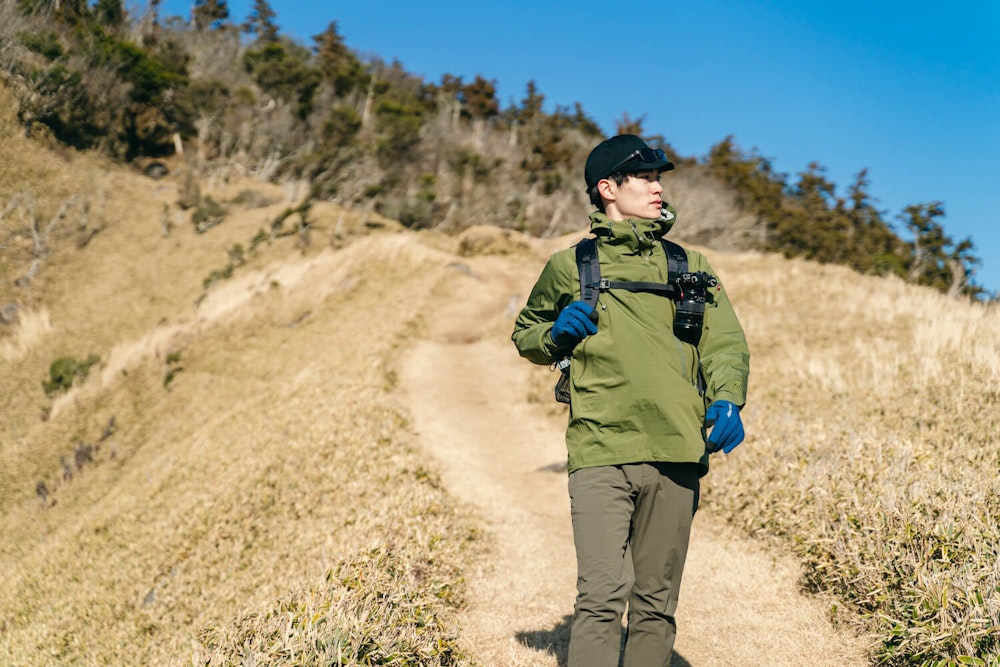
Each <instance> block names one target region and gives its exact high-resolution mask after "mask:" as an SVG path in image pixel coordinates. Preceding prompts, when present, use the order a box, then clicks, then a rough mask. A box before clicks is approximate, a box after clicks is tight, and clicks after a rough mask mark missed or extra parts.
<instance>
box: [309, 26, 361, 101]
mask: <svg viewBox="0 0 1000 667" xmlns="http://www.w3.org/2000/svg"><path fill="white" fill-rule="evenodd" d="M313 42H314V43H315V46H314V47H313V48H314V51H315V52H316V59H317V61H318V64H319V69H320V71H321V72H322V73H323V78H324V79H326V80H327V81H329V82H330V83H331V84H333V89H334V92H335V93H336V94H337V95H339V96H344V95H346V94H347V93H349V92H350V91H352V90H355V89H359V88H364V87H366V86H367V85H368V81H369V80H370V78H371V77H370V75H369V74H368V72H367V70H366V69H365V67H364V65H362V64H361V61H360V60H358V58H357V56H355V55H354V53H353V52H352V51H351V50H350V49H349V48H347V45H346V44H344V38H343V37H342V36H341V35H340V33H339V32H338V30H337V22H336V21H331V22H330V24H329V25H328V26H327V27H326V30H324V31H323V32H321V33H320V34H318V35H316V36H314V37H313Z"/></svg>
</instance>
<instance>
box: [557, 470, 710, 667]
mask: <svg viewBox="0 0 1000 667" xmlns="http://www.w3.org/2000/svg"><path fill="white" fill-rule="evenodd" d="M698 493H699V481H698V472H697V468H696V467H695V466H694V465H693V464H669V463H665V464H648V463H637V464H627V465H620V466H600V467H595V468H582V469H580V470H575V471H573V472H572V473H570V475H569V495H570V509H571V514H572V518H573V539H574V542H575V543H576V562H577V598H576V606H575V608H574V613H573V622H572V626H571V630H570V641H569V661H568V667H617V665H618V659H619V651H620V646H621V636H622V625H621V622H622V616H623V614H624V613H625V608H626V603H628V630H627V639H626V641H625V656H624V658H625V659H624V665H625V667H659V666H663V667H666V666H667V665H669V664H670V656H671V654H672V652H673V646H674V638H675V636H676V632H677V624H676V622H675V621H674V613H675V611H676V609H677V596H678V591H679V589H680V585H681V574H682V572H683V570H684V559H685V557H686V556H687V550H688V539H689V536H690V534H691V522H692V519H693V518H694V513H695V510H696V509H697V508H698Z"/></svg>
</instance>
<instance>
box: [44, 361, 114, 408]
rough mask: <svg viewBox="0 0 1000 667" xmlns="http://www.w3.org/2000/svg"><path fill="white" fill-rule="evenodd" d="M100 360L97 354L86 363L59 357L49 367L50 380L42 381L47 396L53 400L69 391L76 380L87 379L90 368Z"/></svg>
mask: <svg viewBox="0 0 1000 667" xmlns="http://www.w3.org/2000/svg"><path fill="white" fill-rule="evenodd" d="M100 360H101V358H100V357H99V356H97V355H96V354H91V355H90V356H88V357H87V358H86V359H85V360H84V361H77V360H76V359H75V358H73V357H59V358H58V359H56V360H55V361H53V362H52V364H50V365H49V379H48V380H42V389H44V390H45V395H46V396H48V397H49V398H51V397H52V396H55V395H56V394H59V393H62V392H64V391H67V390H69V388H70V387H72V386H73V382H74V381H75V380H76V378H80V379H81V380H83V379H86V377H87V374H88V373H89V372H90V367H91V366H93V365H94V364H96V363H98V362H99V361H100Z"/></svg>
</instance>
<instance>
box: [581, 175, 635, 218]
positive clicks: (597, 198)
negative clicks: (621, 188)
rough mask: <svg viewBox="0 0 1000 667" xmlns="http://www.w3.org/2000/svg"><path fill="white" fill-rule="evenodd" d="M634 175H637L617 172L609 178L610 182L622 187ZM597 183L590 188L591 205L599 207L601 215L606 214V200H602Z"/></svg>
mask: <svg viewBox="0 0 1000 667" xmlns="http://www.w3.org/2000/svg"><path fill="white" fill-rule="evenodd" d="M634 175H635V174H632V173H629V172H624V171H616V172H615V173H613V174H611V175H610V176H608V177H607V178H608V180H610V181H614V182H615V183H616V184H618V185H621V184H622V183H624V182H625V179H626V178H628V177H629V176H634ZM601 180H604V179H601ZM597 183H600V181H598V182H597ZM597 183H595V184H594V187H592V188H590V203H591V204H593V205H594V206H595V207H597V210H598V211H600V212H601V213H605V212H606V211H605V210H604V200H603V199H601V193H600V192H598V191H597Z"/></svg>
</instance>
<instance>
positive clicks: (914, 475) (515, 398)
mask: <svg viewBox="0 0 1000 667" xmlns="http://www.w3.org/2000/svg"><path fill="white" fill-rule="evenodd" d="M2 125H3V124H2V123H0V126H2ZM3 138H4V140H5V142H6V145H7V146H8V151H9V157H8V160H7V161H5V163H4V167H3V171H2V173H0V195H2V197H3V204H4V207H3V210H4V211H5V213H4V217H3V219H2V220H0V223H2V224H3V230H0V231H2V232H3V234H4V236H3V237H2V238H0V246H2V253H0V279H2V280H0V309H4V312H5V313H7V312H11V313H13V314H12V315H10V316H7V315H5V319H4V323H2V324H0V414H2V420H0V471H2V473H0V517H2V518H0V535H2V538H0V572H2V573H3V574H4V580H5V586H4V587H3V588H2V589H0V663H2V664H10V665H39V664H53V665H55V664H60V665H61V664H125V665H128V664H135V665H140V664H143V665H145V664H190V662H191V661H192V660H197V661H200V662H202V663H203V664H206V663H207V664H218V665H222V664H241V663H244V662H247V661H251V660H256V661H258V663H259V664H289V663H291V662H295V661H299V662H306V663H308V662H310V661H313V662H318V661H327V662H332V661H333V660H335V659H336V660H338V661H341V662H345V661H346V662H345V664H361V663H363V662H364V660H369V661H377V659H378V658H379V656H382V658H383V659H388V658H386V656H391V655H405V656H409V659H411V660H413V661H414V662H416V663H417V664H449V662H450V663H454V664H476V663H478V664H484V665H485V664H518V665H521V664H539V665H546V664H559V661H560V659H561V656H562V655H563V654H562V653H561V651H562V650H563V649H562V648H561V647H562V646H563V645H564V643H565V638H566V625H565V622H566V621H565V616H566V615H567V614H569V613H570V611H571V608H572V572H571V571H568V570H567V568H568V567H569V568H571V567H572V557H571V545H570V543H569V542H567V538H568V535H567V533H568V525H567V520H566V517H565V510H566V506H565V502H566V501H565V477H564V475H563V474H562V473H560V472H559V471H558V470H554V471H553V468H558V465H556V464H558V462H559V460H560V459H561V456H562V453H561V449H560V443H561V435H560V426H561V424H562V422H563V420H564V418H565V417H564V413H563V412H562V411H561V409H560V407H558V406H556V405H555V404H554V403H552V402H551V400H550V397H551V384H550V383H551V380H552V378H551V374H550V373H549V372H548V371H547V369H544V368H540V367H531V366H530V365H529V364H527V362H524V361H523V360H520V359H518V358H516V355H515V354H514V353H513V349H512V346H511V345H510V343H509V340H508V337H509V333H510V326H511V323H512V319H513V316H514V313H515V312H516V310H517V309H518V308H519V307H520V305H521V303H522V302H523V299H524V298H525V296H526V291H527V289H528V287H529V286H530V284H531V282H532V281H533V280H534V278H535V277H536V275H537V272H538V270H539V269H540V267H541V265H542V263H543V262H544V259H545V257H546V255H547V254H548V252H550V251H551V250H553V249H554V248H556V247H564V246H566V245H569V244H570V243H572V242H573V241H574V240H575V239H576V238H579V237H580V236H582V230H581V232H580V233H578V234H573V235H570V236H567V237H563V238H559V239H550V240H547V241H539V240H537V239H529V238H526V237H523V236H520V235H518V234H516V233H513V232H501V231H499V230H495V229H492V228H486V229H477V228H474V229H472V230H469V231H468V232H466V233H465V234H464V235H463V236H462V237H460V238H454V237H449V236H445V235H439V234H434V233H419V234H418V233H413V232H407V231H404V230H402V229H401V228H400V227H399V226H398V225H396V224H395V223H393V222H391V221H387V220H384V219H382V218H380V217H378V216H374V215H370V214H367V213H365V212H362V211H348V210H343V209H339V208H337V207H335V206H332V205H330V204H325V203H324V204H318V205H316V206H314V207H313V209H312V210H311V211H310V213H309V219H310V221H311V226H310V227H309V229H308V230H305V231H302V230H300V231H301V233H294V234H288V235H283V234H281V233H280V232H281V231H283V229H284V228H282V229H276V228H275V226H274V223H275V221H276V220H277V219H278V218H280V217H281V216H282V215H283V213H284V211H285V210H286V208H287V207H289V206H294V205H296V204H297V203H298V202H297V201H296V200H295V199H294V196H292V197H289V196H288V192H286V191H285V190H284V189H283V188H280V187H276V186H269V185H264V184H260V183H257V182H254V181H238V180H233V181H231V182H226V181H222V180H218V181H215V182H204V183H202V188H203V192H204V194H210V195H211V196H212V197H213V198H215V199H216V200H217V201H219V202H220V203H222V204H223V206H225V207H226V208H227V209H228V214H227V215H226V217H225V219H224V221H223V222H222V224H220V225H218V226H216V227H213V228H211V229H209V230H207V231H206V232H204V233H197V232H196V231H195V229H194V226H193V225H192V224H191V222H190V217H191V214H192V212H191V211H182V210H181V209H179V208H178V207H177V203H176V202H177V201H178V198H179V193H180V191H181V189H182V187H183V186H184V177H183V173H182V168H183V165H177V167H178V170H177V173H175V174H172V175H171V176H170V177H168V178H166V179H164V180H160V181H154V180H151V179H148V178H145V177H143V176H141V175H138V174H135V173H132V172H130V171H125V170H122V169H119V168H116V167H113V166H110V165H107V164H105V163H102V162H100V161H99V160H96V159H94V158H91V157H89V156H86V155H77V154H58V153H56V152H52V151H46V150H41V149H40V148H39V147H38V145H37V144H32V143H31V142H28V141H26V140H24V139H23V138H21V137H20V136H17V135H16V133H15V132H13V131H12V130H11V128H10V126H7V127H6V130H4V131H3ZM683 215H684V211H683V210H682V211H681V218H680V223H679V224H680V225H683V223H684V218H683ZM272 231H276V232H278V233H274V234H272V233H271V232H272ZM261 232H263V237H261V235H260V234H261ZM255 239H256V241H255ZM237 246H240V247H239V249H237ZM705 252H706V253H707V254H708V255H709V257H710V259H711V261H712V263H713V266H715V267H716V269H717V270H718V271H719V274H720V276H721V278H722V279H723V280H724V282H725V283H726V285H727V289H728V291H729V292H730V294H731V295H732V297H733V300H734V303H735V304H736V307H737V309H738V312H739V315H740V317H741V320H742V321H743V323H744V325H745V327H746V329H747V333H748V336H749V339H750V342H751V348H752V351H753V354H754V357H753V371H752V376H751V388H750V395H751V401H750V404H749V405H748V407H747V409H746V411H745V421H746V424H747V430H748V439H747V442H746V444H744V445H743V446H741V447H740V448H739V449H738V450H737V451H736V452H735V453H734V454H733V455H731V456H729V457H720V458H715V459H713V466H714V469H713V471H712V473H711V474H710V476H709V477H708V478H707V480H706V488H705V494H704V496H703V503H702V508H701V510H700V511H699V516H698V520H697V530H696V538H697V540H699V541H698V542H697V543H696V545H695V547H694V548H695V549H696V552H697V556H695V557H694V558H693V559H692V560H693V564H692V566H691V571H690V576H689V577H688V578H687V580H686V581H687V583H686V584H685V585H686V588H685V593H684V594H683V596H682V609H683V611H682V614H683V615H682V618H681V635H680V639H679V644H678V649H679V651H680V656H681V658H680V661H679V662H678V664H684V662H685V661H686V662H687V663H688V664H696V665H700V664H731V663H729V662H727V661H728V660H729V658H731V657H732V656H734V655H739V656H745V660H746V663H745V664H783V663H784V664H792V663H796V664H797V663H800V662H802V660H803V655H805V656H806V657H807V658H808V659H809V662H810V664H813V663H815V656H814V655H812V654H813V653H814V652H816V651H817V650H818V649H817V647H824V648H822V651H823V652H824V654H827V655H830V656H832V658H831V659H832V660H834V661H837V660H839V662H838V663H837V664H861V663H863V662H864V661H865V660H866V658H865V657H864V652H863V651H862V650H860V649H859V648H858V644H857V640H855V639H853V638H852V637H853V635H854V634H855V633H856V632H857V628H863V631H864V632H869V633H871V634H872V635H873V637H874V639H873V652H874V655H875V656H876V657H878V658H881V659H884V660H885V662H886V664H905V663H906V662H907V661H910V660H911V658H912V659H917V660H919V659H923V658H927V657H955V656H961V655H967V656H986V657H989V656H995V655H998V654H1000V637H998V634H997V628H998V627H1000V596H998V595H997V594H996V591H997V590H1000V573H998V572H997V570H996V563H997V562H998V558H997V555H998V554H997V548H998V546H997V545H998V544H1000V527H998V523H997V519H996V517H997V516H1000V506H998V504H997V503H998V500H997V499H998V498H1000V479H998V478H997V477H996V475H995V471H996V469H997V466H998V465H1000V420H997V419H996V415H997V414H998V411H1000V389H998V387H1000V337H998V335H997V332H998V331H1000V310H998V309H997V308H990V307H987V306H983V305H982V304H969V303H965V302H953V301H948V300H947V299H945V298H944V297H943V296H941V295H940V294H937V293H934V292H931V291H929V290H921V289H917V288H913V287H911V286H907V285H904V284H902V283H901V282H899V281H893V280H880V279H875V278H867V277H860V276H857V275H856V274H853V273H851V272H850V271H848V270H846V269H842V268H838V267H822V266H818V265H815V264H811V263H808V262H801V261H786V260H784V259H781V258H779V257H771V256H764V255H759V254H748V253H744V254H734V253H723V252H718V251H711V250H707V249H705ZM35 260H37V261H35ZM32 267H34V268H32ZM26 277H27V279H25V278H26ZM18 279H20V280H18ZM845 295H850V298H845ZM10 304H15V305H16V308H13V309H7V306H8V305H10ZM88 355H96V356H97V357H98V358H99V359H100V361H99V362H98V363H97V364H95V365H94V366H92V367H91V369H90V372H89V373H88V374H87V375H86V377H85V378H84V377H79V378H76V379H75V380H74V381H73V386H72V387H71V388H69V389H68V391H65V392H63V393H55V394H53V396H52V397H49V396H47V395H46V394H45V392H44V391H43V389H42V383H43V381H45V380H48V379H50V378H49V367H50V364H51V363H52V362H53V361H54V360H55V359H57V358H59V357H65V356H71V357H73V358H74V359H76V360H83V359H85V358H86V357H87V356H88ZM956 415H957V416H958V417H956ZM747 535H754V536H756V537H758V538H761V539H759V540H749V538H748V537H747ZM529 574H530V576H527V575H529ZM512 580H513V581H515V582H516V584H512V583H511V582H512ZM799 586H804V587H806V588H808V589H809V590H811V591H826V592H832V593H835V594H836V595H837V596H838V601H837V602H836V603H835V604H834V603H833V602H829V601H827V602H819V601H818V600H817V599H816V598H804V597H801V596H799V595H798V594H797V593H796V590H797V588H798V587H799ZM763 601H766V603H765V602H763ZM817 605H820V606H819V607H817ZM512 609H513V610H516V611H515V612H513V613H512V612H511V610H512ZM823 610H826V611H823ZM827 615H828V616H829V617H830V619H832V620H833V621H834V623H835V624H836V625H835V629H833V630H831V627H830V626H829V623H828V620H827V619H826V616H827ZM685 619H686V620H685ZM765 626H766V627H767V628H768V631H767V632H765V630H764V627H765ZM748 627H754V628H760V634H758V635H756V636H755V637H754V640H753V641H748V639H747V635H748V632H747V628H748ZM803 651H805V653H803ZM831 664H833V663H831Z"/></svg>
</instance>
